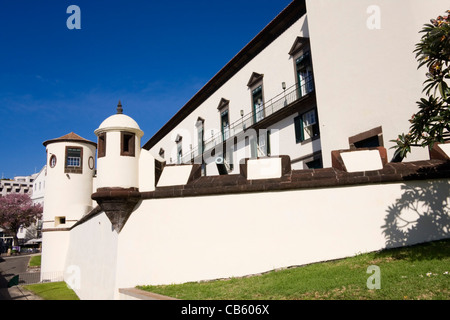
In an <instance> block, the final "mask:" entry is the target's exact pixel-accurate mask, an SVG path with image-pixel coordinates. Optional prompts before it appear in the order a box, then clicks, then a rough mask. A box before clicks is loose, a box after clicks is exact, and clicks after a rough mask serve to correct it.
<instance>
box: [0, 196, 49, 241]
mask: <svg viewBox="0 0 450 320" xmlns="http://www.w3.org/2000/svg"><path fill="white" fill-rule="evenodd" d="M42 211H43V208H42V206H41V205H40V204H33V202H32V200H31V198H30V196H29V195H27V194H12V193H11V194H8V195H6V196H4V197H0V227H1V228H2V229H4V230H5V231H7V232H8V233H10V234H11V236H12V237H13V240H14V241H13V245H15V246H17V245H18V239H17V232H19V229H20V227H23V228H28V227H29V226H31V224H32V223H33V222H36V221H37V220H38V219H41V218H42Z"/></svg>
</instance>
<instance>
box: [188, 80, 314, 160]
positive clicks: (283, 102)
mask: <svg viewBox="0 0 450 320" xmlns="http://www.w3.org/2000/svg"><path fill="white" fill-rule="evenodd" d="M313 91H314V79H313V76H312V75H311V76H309V77H306V78H305V79H304V81H302V82H301V83H296V84H294V85H293V86H291V87H289V88H286V89H284V90H283V92H281V93H279V94H277V95H276V96H274V97H273V98H271V99H269V100H267V101H265V102H263V104H262V105H261V106H260V107H258V109H257V112H255V111H253V110H252V112H249V113H247V114H245V115H244V114H243V113H242V110H241V119H238V120H236V121H234V122H233V123H231V124H230V125H229V126H227V127H225V128H223V129H222V131H220V132H217V133H216V134H214V135H212V136H211V138H209V139H206V140H205V141H204V142H203V146H200V148H199V147H198V146H197V147H195V148H193V149H191V150H189V151H188V152H186V153H185V154H184V155H183V156H182V158H181V161H182V163H191V162H193V160H194V159H195V158H197V157H199V156H201V155H202V154H203V153H205V152H206V151H208V150H211V149H212V148H214V147H216V146H217V145H220V144H223V143H224V142H225V141H227V140H228V139H230V138H232V137H235V136H237V135H238V134H240V133H241V132H244V131H246V130H248V129H251V128H254V127H255V126H256V125H257V124H258V123H261V122H262V121H263V120H264V119H266V118H268V117H269V116H271V115H273V114H275V113H277V112H279V111H281V110H285V109H286V108H289V107H290V106H292V105H293V104H294V103H295V102H297V101H298V100H300V99H301V98H303V97H305V96H307V95H309V94H310V93H312V92H313Z"/></svg>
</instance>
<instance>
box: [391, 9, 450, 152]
mask: <svg viewBox="0 0 450 320" xmlns="http://www.w3.org/2000/svg"><path fill="white" fill-rule="evenodd" d="M421 32H422V33H423V36H422V38H421V40H420V42H419V43H418V44H417V45H416V50H415V53H416V59H417V61H418V63H419V66H418V67H419V68H420V67H422V66H426V67H427V69H428V72H427V73H426V76H427V79H426V80H425V82H424V88H423V92H425V94H426V96H427V98H421V99H420V101H418V102H417V105H418V111H417V112H416V113H415V114H413V115H412V117H411V119H410V120H409V122H410V123H411V126H410V129H409V132H408V133H407V134H401V135H399V136H398V138H397V140H393V142H395V143H396V146H395V147H394V148H396V153H395V159H396V161H401V160H402V159H403V158H405V157H406V155H407V153H409V152H411V147H412V146H421V147H433V144H434V143H437V142H441V143H442V142H445V141H448V140H450V107H449V106H450V87H449V85H448V84H447V81H448V80H449V79H450V10H447V11H446V14H445V15H443V16H439V17H437V18H436V19H432V20H430V23H429V24H426V25H425V26H424V27H423V29H422V31H421Z"/></svg>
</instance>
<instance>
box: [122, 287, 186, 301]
mask: <svg viewBox="0 0 450 320" xmlns="http://www.w3.org/2000/svg"><path fill="white" fill-rule="evenodd" d="M119 293H121V294H123V295H127V296H130V297H133V298H135V299H139V300H179V299H176V298H172V297H168V296H164V295H162V294H158V293H153V292H149V291H145V290H141V289H138V288H121V289H119Z"/></svg>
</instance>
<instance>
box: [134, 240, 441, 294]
mask: <svg viewBox="0 0 450 320" xmlns="http://www.w3.org/2000/svg"><path fill="white" fill-rule="evenodd" d="M372 265H375V266H377V267H379V268H380V269H379V271H380V281H379V283H380V289H368V287H367V282H368V278H369V277H371V276H372V273H367V269H368V267H369V266H372ZM369 282H370V283H373V282H372V281H369ZM138 288H140V289H143V290H147V291H150V292H155V293H159V294H163V295H167V296H171V297H174V298H178V299H186V300H206V299H207V300H225V299H226V300H235V299H242V300H259V299H264V300H286V299H287V300H295V299H302V300H318V299H325V300H359V299H365V300H372V299H374V300H417V299H419V300H450V240H445V241H436V242H430V243H427V244H422V245H417V246H412V247H407V248H401V249H391V250H383V251H380V252H373V253H366V254H360V255H357V256H355V257H351V258H347V259H342V260H336V261H330V262H323V263H317V264H311V265H307V266H302V267H296V268H288V269H284V270H280V271H272V272H268V273H265V274H262V275H258V276H251V277H244V278H231V279H227V280H215V281H208V282H192V283H185V284H178V285H165V286H138Z"/></svg>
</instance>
